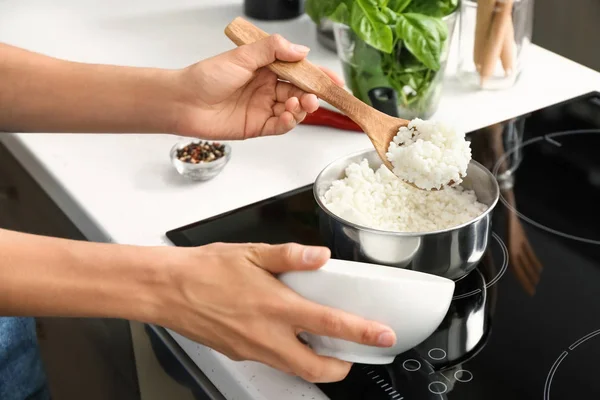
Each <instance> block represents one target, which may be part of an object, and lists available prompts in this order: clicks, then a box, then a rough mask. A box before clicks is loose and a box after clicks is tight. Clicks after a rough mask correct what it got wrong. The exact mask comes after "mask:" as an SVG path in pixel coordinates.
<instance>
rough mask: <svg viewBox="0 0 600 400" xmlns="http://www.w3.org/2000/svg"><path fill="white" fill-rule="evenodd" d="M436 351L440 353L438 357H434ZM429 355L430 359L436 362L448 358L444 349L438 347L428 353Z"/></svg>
mask: <svg viewBox="0 0 600 400" xmlns="http://www.w3.org/2000/svg"><path fill="white" fill-rule="evenodd" d="M434 351H435V352H437V353H439V354H438V355H437V357H434V356H433V354H432V353H433V352H434ZM427 355H428V356H429V358H431V359H432V360H436V361H439V360H443V359H444V358H446V352H445V351H444V350H443V349H440V348H437V347H435V348H433V349H431V350H429V352H427Z"/></svg>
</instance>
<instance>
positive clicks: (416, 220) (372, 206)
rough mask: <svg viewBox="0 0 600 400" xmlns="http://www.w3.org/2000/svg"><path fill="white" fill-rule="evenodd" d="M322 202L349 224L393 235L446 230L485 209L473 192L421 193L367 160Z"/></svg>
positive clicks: (348, 172)
mask: <svg viewBox="0 0 600 400" xmlns="http://www.w3.org/2000/svg"><path fill="white" fill-rule="evenodd" d="M469 158H470V157H469ZM321 200H322V202H323V203H324V205H325V206H326V207H327V208H328V209H329V210H330V211H331V212H332V213H334V214H335V215H337V216H339V217H341V218H343V219H345V220H347V221H350V222H353V223H355V224H359V225H363V226H366V227H370V228H373V229H380V230H385V231H394V232H429V231H437V230H442V229H448V228H451V227H454V226H457V225H461V224H463V223H466V222H468V221H470V220H472V219H474V218H476V217H477V216H479V215H481V214H482V213H483V212H484V211H485V210H486V209H487V206H486V205H485V204H482V203H480V202H478V201H477V197H476V196H475V193H474V192H473V191H472V190H466V189H464V188H463V187H461V186H457V187H449V188H446V189H444V190H439V191H426V190H420V189H417V188H415V187H413V186H411V185H409V184H407V183H406V182H403V181H402V180H401V179H398V177H397V176H396V175H395V174H394V173H392V172H391V171H390V170H389V169H388V168H386V167H385V166H384V165H382V166H381V167H380V168H379V169H378V170H377V171H374V170H373V169H372V168H371V167H370V166H369V163H368V161H367V160H362V161H361V162H360V163H353V164H350V165H349V166H348V167H347V168H346V177H345V178H343V179H340V180H337V181H335V182H333V184H332V185H331V187H330V188H329V189H328V190H327V192H326V193H325V194H324V195H323V196H322V197H321Z"/></svg>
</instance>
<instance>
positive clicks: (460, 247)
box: [313, 149, 500, 279]
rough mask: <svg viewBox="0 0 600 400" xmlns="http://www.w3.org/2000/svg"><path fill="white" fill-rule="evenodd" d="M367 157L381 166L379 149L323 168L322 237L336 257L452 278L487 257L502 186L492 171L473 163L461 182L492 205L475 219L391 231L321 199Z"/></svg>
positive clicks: (316, 189)
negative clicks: (351, 217)
mask: <svg viewBox="0 0 600 400" xmlns="http://www.w3.org/2000/svg"><path fill="white" fill-rule="evenodd" d="M363 159H367V160H368V162H369V165H370V166H371V168H379V166H380V165H381V164H382V162H381V159H380V158H379V156H378V155H377V153H376V152H375V150H374V149H368V150H363V151H359V152H356V153H353V154H350V155H348V156H345V157H342V158H340V159H338V160H336V161H334V162H332V163H331V164H329V165H328V166H327V167H325V168H324V169H323V171H321V173H320V174H319V176H318V177H317V179H316V181H315V184H314V186H313V194H314V196H315V200H316V202H317V204H318V205H319V225H320V231H321V236H322V238H323V240H324V241H325V243H326V244H327V246H329V248H331V249H332V255H333V257H335V258H340V259H345V260H352V261H362V262H369V263H375V264H383V265H389V266H393V267H399V268H409V269H413V270H416V271H421V272H427V273H431V274H434V275H438V276H443V277H446V278H450V279H458V278H461V277H463V276H464V275H466V274H467V273H469V272H470V271H472V270H473V269H474V268H475V267H476V266H477V263H478V262H479V261H480V260H481V257H482V256H483V254H484V252H485V250H486V248H487V245H488V241H489V238H490V234H491V228H490V225H491V216H492V211H493V209H494V208H495V206H496V204H497V202H498V197H499V193H500V191H499V187H498V183H497V182H496V179H495V178H494V176H493V175H492V174H491V172H490V171H489V170H487V169H486V168H484V167H483V166H482V165H481V164H479V163H478V162H476V161H473V160H472V161H471V163H470V164H469V167H468V169H467V177H466V178H465V179H464V181H463V184H462V186H463V187H465V188H467V189H472V190H474V191H475V194H476V195H477V199H478V200H479V201H480V202H482V203H484V204H486V205H487V206H488V209H487V210H486V211H485V212H484V213H483V214H481V215H480V216H478V217H477V218H475V219H474V220H472V221H470V222H468V223H465V224H463V225H459V226H456V227H454V228H451V229H445V230H440V231H436V232H426V233H406V232H388V231H382V230H377V229H372V228H368V227H365V226H360V225H357V224H354V223H352V222H349V221H346V220H344V219H342V218H340V217H338V216H337V215H335V214H333V213H332V212H331V211H329V210H328V209H327V207H326V206H325V205H324V204H323V202H322V201H321V197H322V196H323V195H324V194H325V192H326V191H327V190H328V189H329V187H330V186H331V184H332V182H333V181H335V180H338V179H342V178H344V177H345V169H346V167H347V166H348V165H350V164H351V163H354V162H360V161H361V160H363Z"/></svg>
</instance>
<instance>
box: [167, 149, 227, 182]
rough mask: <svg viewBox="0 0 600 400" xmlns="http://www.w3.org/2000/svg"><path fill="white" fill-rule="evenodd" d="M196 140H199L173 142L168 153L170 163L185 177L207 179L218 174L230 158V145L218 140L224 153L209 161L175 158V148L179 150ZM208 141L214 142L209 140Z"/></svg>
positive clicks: (196, 179) (197, 179) (195, 179)
mask: <svg viewBox="0 0 600 400" xmlns="http://www.w3.org/2000/svg"><path fill="white" fill-rule="evenodd" d="M198 142H200V140H190V141H183V142H179V143H177V144H175V145H174V146H173V147H172V148H171V152H170V153H169V154H170V157H171V163H172V164H173V166H174V167H175V169H176V170H177V172H179V174H180V175H182V176H185V177H186V178H189V179H191V180H194V181H208V180H210V179H212V178H214V177H215V176H217V175H219V173H220V172H221V171H222V170H223V168H225V165H227V163H228V162H229V159H230V158H231V146H229V145H228V144H227V143H221V142H218V143H221V144H222V145H223V146H224V147H225V155H224V156H223V157H221V158H217V159H216V160H213V161H209V162H204V163H198V164H193V163H189V162H184V161H181V160H179V159H178V158H177V150H180V149H182V148H184V147H185V146H187V145H189V144H192V143H198ZM209 143H215V142H210V141H209Z"/></svg>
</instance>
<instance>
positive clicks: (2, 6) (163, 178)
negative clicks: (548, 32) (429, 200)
mask: <svg viewBox="0 0 600 400" xmlns="http://www.w3.org/2000/svg"><path fill="white" fill-rule="evenodd" d="M239 15H243V11H242V1H241V0H240V1H233V0H222V1H217V0H213V1H210V0H169V1H164V0H162V1H161V0H129V1H126V2H122V1H117V0H103V1H101V2H97V1H91V0H53V1H47V0H0V41H2V42H6V43H10V44H14V45H17V46H21V47H25V48H27V49H30V50H34V51H39V52H42V53H45V54H49V55H52V56H57V57H64V58H67V59H71V60H76V61H85V62H100V63H113V64H123V65H137V66H154V67H166V68H177V67H183V66H186V65H188V64H191V63H193V62H195V61H197V60H199V59H202V58H206V57H208V56H211V55H214V54H217V53H220V52H222V51H225V50H227V49H230V48H233V45H232V43H231V42H230V41H229V40H228V39H227V38H226V37H225V35H224V34H223V29H224V27H225V26H226V25H227V23H228V22H230V21H231V20H232V19H233V18H235V17H236V16H239ZM257 25H259V26H261V27H262V28H263V29H265V30H266V31H268V32H271V33H273V32H279V33H282V34H283V35H284V36H286V37H287V38H289V39H290V40H292V41H295V42H297V43H302V44H306V45H309V46H310V47H311V48H312V51H311V53H310V55H309V59H310V60H312V61H314V62H316V63H319V64H322V65H325V66H328V67H330V68H332V69H334V70H336V71H337V72H339V73H341V67H340V64H339V61H338V60H337V58H336V57H335V55H334V54H332V53H330V52H329V51H328V50H326V49H324V48H322V47H321V46H320V45H319V44H317V42H316V35H315V28H314V24H313V23H312V22H311V21H310V20H309V19H308V18H307V17H303V18H300V19H297V20H293V21H288V22H280V23H260V22H258V23H257ZM454 44H455V45H456V41H455V42H454ZM454 48H455V46H454ZM454 60H455V54H454V52H453V53H452V55H451V60H450V66H449V69H448V73H447V77H446V82H445V88H444V94H443V99H442V102H441V105H440V108H439V111H438V112H437V114H436V115H435V116H434V118H436V119H445V120H448V121H450V122H453V123H455V124H457V126H458V127H459V128H461V129H464V130H466V131H469V130H473V129H477V128H480V127H483V126H486V125H489V124H491V123H495V122H499V121H502V120H504V119H507V118H511V117H514V116H517V115H520V114H523V113H527V112H529V111H533V110H535V109H538V108H541V107H544V106H546V105H550V104H552V103H556V102H559V101H562V100H565V99H568V98H570V97H574V96H577V95H580V94H583V93H586V92H589V91H592V90H600V74H599V73H596V72H594V71H592V70H590V69H587V68H585V67H583V66H581V65H578V64H576V63H574V62H571V61H569V60H567V59H565V58H562V57H560V56H557V55H555V54H553V53H550V52H548V51H546V50H544V49H541V48H539V47H536V46H533V47H532V48H531V49H530V53H529V59H528V64H527V69H526V70H525V72H524V73H523V74H522V78H521V80H520V81H519V82H518V83H517V85H516V86H514V87H513V88H511V89H509V90H504V91H498V92H484V91H471V90H468V89H464V88H462V87H461V86H460V85H459V84H458V83H457V81H456V79H455V78H454V67H455V66H454V64H453V61H454ZM177 139H178V138H177V137H175V136H171V135H148V136H145V135H69V134H64V135H63V134H54V135H49V134H28V135H25V134H13V135H6V136H5V137H4V139H3V142H4V143H5V144H6V145H7V146H8V147H9V149H10V150H11V151H12V152H13V153H14V154H15V155H16V156H17V157H18V158H19V159H20V160H21V162H22V163H23V164H24V165H25V167H26V168H27V169H28V170H29V172H30V173H31V174H32V175H33V176H34V177H35V178H36V179H37V180H38V182H39V183H40V184H41V185H42V186H43V188H44V189H45V190H46V191H47V192H48V193H49V194H50V196H51V197H52V198H53V199H54V200H55V201H56V202H57V204H58V205H59V206H60V207H61V208H62V209H63V210H64V211H65V212H66V214H67V215H68V216H69V217H70V218H71V219H72V220H73V222H74V223H75V224H76V225H77V226H78V227H79V228H80V229H81V230H82V232H83V233H84V234H85V235H86V236H87V237H88V238H89V239H90V240H97V241H110V242H115V243H127V244H138V245H156V244H170V242H169V241H168V240H167V239H166V238H165V236H164V234H165V232H166V231H168V230H170V229H172V228H176V227H179V226H181V225H185V224H188V223H191V222H195V221H198V220H200V219H204V218H207V217H211V216H214V215H216V214H219V213H222V212H225V211H229V210H232V209H235V208H237V207H241V206H244V205H246V204H249V203H252V202H255V201H259V200H262V199H264V198H267V197H270V196H273V195H277V194H280V193H282V192H285V191H288V190H292V189H295V188H298V187H300V186H303V185H307V184H310V183H311V182H312V181H313V180H314V178H315V177H316V175H317V174H318V172H319V171H320V170H321V169H322V168H323V167H324V166H325V165H326V164H328V163H329V162H330V161H332V160H333V159H335V158H337V157H340V156H343V155H344V154H347V153H349V152H353V151H355V150H359V149H362V148H366V147H368V146H370V142H369V141H368V139H367V138H366V137H365V136H364V135H363V134H359V133H355V132H344V131H338V130H334V129H328V128H319V127H309V126H300V127H298V128H297V129H295V130H294V131H293V132H291V133H289V134H287V135H284V136H280V137H272V138H261V139H254V140H249V141H244V142H234V143H231V144H232V146H233V156H232V159H231V161H230V163H229V165H228V166H227V167H226V169H225V170H224V171H223V173H222V174H221V175H219V176H218V177H217V178H215V179H214V180H212V181H209V182H206V183H201V184H199V183H194V184H190V183H188V182H185V181H184V180H183V179H181V178H180V177H179V176H178V175H176V173H175V172H174V170H173V168H172V167H171V165H170V162H169V157H168V152H169V149H170V148H171V146H172V145H173V143H174V142H176V141H177ZM172 334H173V335H174V337H175V339H176V340H177V342H178V343H179V344H180V345H181V346H182V348H183V349H184V350H185V351H186V352H187V353H188V354H189V355H190V357H191V358H192V359H193V360H194V361H195V362H196V363H197V364H198V366H199V367H200V368H201V369H202V371H203V372H204V373H205V374H206V375H207V376H208V378H209V379H210V380H211V381H212V382H213V383H214V384H215V385H216V386H217V388H218V389H219V390H220V391H221V392H222V393H223V394H224V396H225V397H226V398H227V399H247V398H251V399H260V400H262V399H265V400H280V399H302V400H307V399H326V396H324V395H323V393H322V392H320V391H319V389H318V388H317V387H316V386H314V385H312V384H308V383H306V382H304V381H302V380H300V379H296V378H293V377H289V376H287V375H285V374H283V373H279V372H278V371H275V370H272V369H271V368H268V367H266V366H263V365H260V364H257V363H250V362H233V361H231V360H229V359H228V358H226V357H224V356H223V355H221V354H218V353H216V352H214V351H211V350H210V349H208V348H206V347H204V346H201V345H198V344H196V343H194V342H191V341H189V340H187V339H186V338H183V337H181V336H179V335H177V334H174V333H172Z"/></svg>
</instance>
